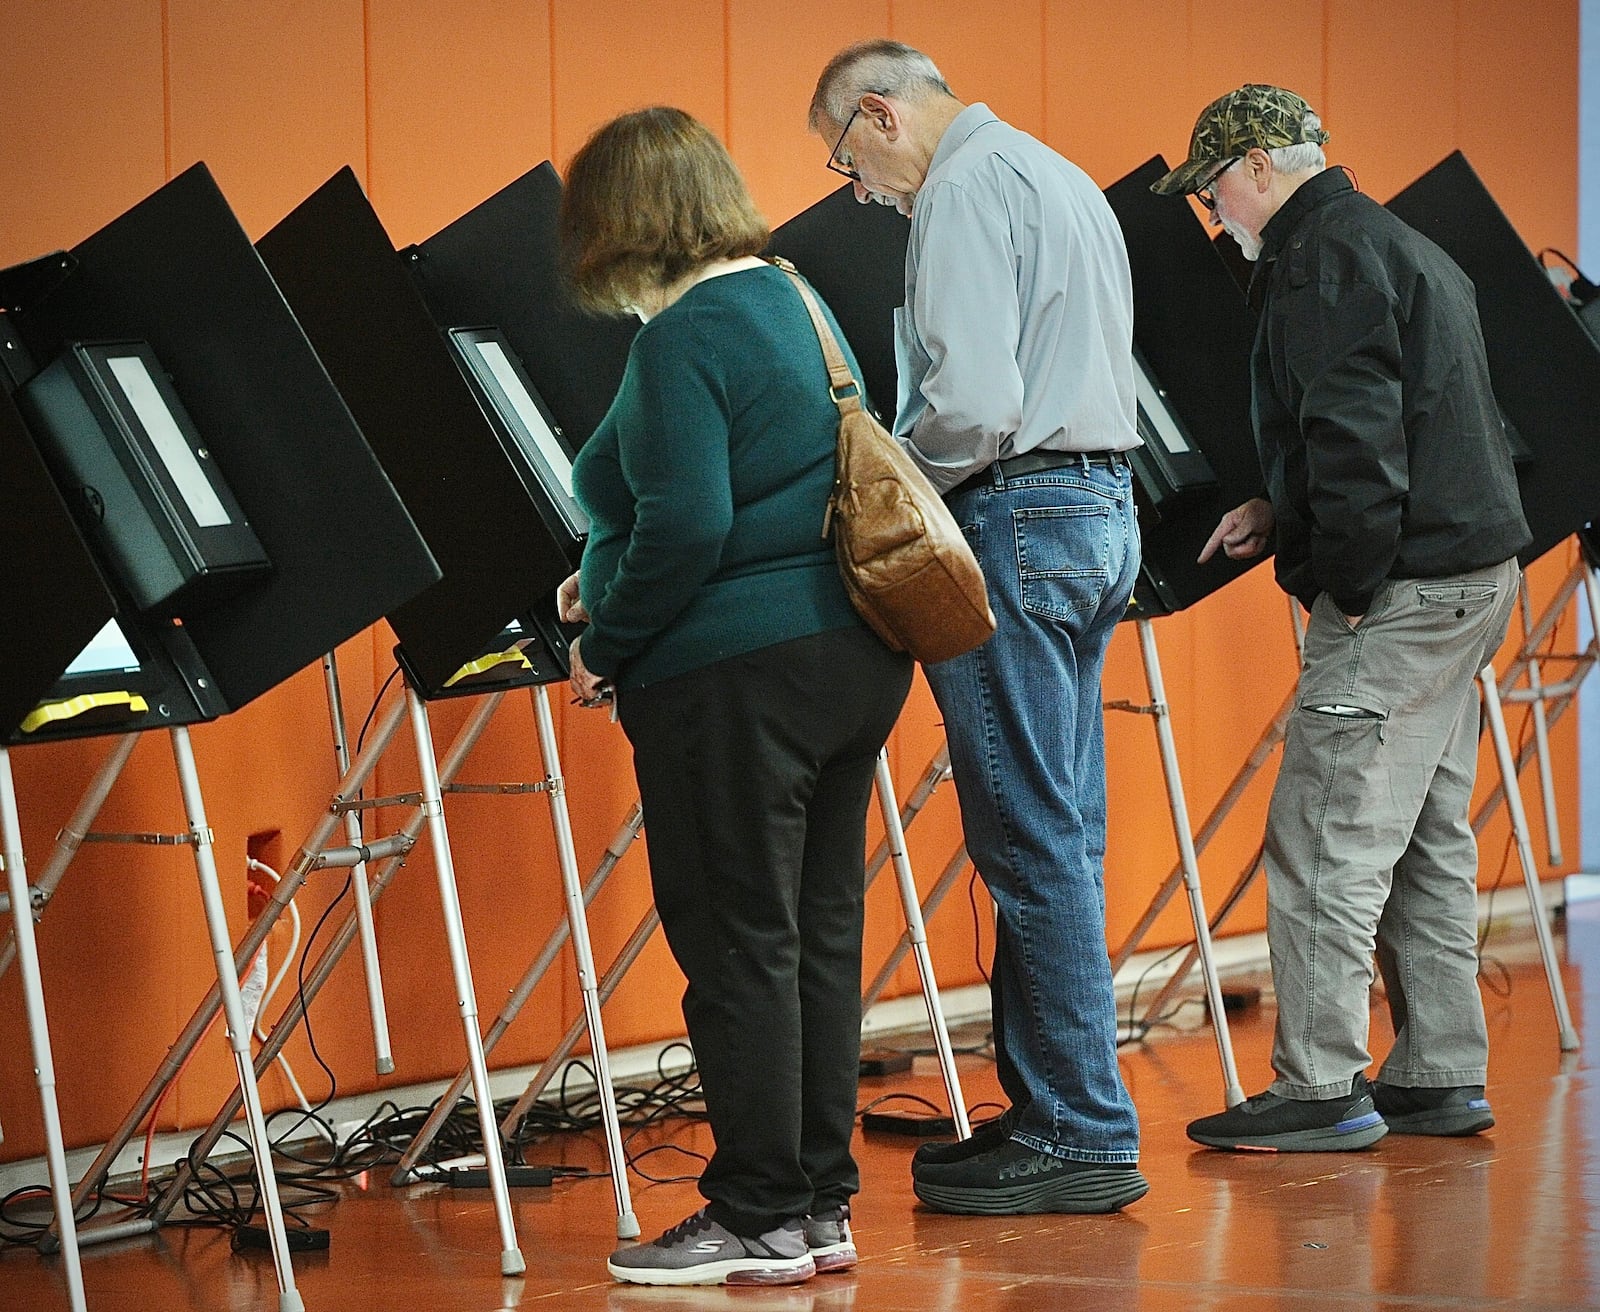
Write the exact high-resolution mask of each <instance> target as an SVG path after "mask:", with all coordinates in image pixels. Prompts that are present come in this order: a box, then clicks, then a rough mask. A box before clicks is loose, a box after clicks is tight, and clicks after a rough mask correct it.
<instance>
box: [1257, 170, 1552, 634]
mask: <svg viewBox="0 0 1600 1312" xmlns="http://www.w3.org/2000/svg"><path fill="white" fill-rule="evenodd" d="M1261 236H1262V250H1261V255H1260V258H1259V259H1258V261H1257V264H1256V271H1255V275H1254V277H1253V279H1252V284H1251V293H1252V297H1253V298H1259V300H1260V304H1261V321H1260V324H1259V326H1258V328H1257V331H1256V341H1255V351H1254V357H1253V359H1252V362H1251V376H1252V385H1253V386H1252V390H1253V393H1254V411H1255V430H1256V446H1257V450H1258V453H1259V455H1260V457H1261V467H1262V471H1263V473H1264V474H1265V476H1266V487H1267V495H1268V497H1269V498H1270V500H1271V502H1272V509H1273V513H1274V515H1275V516H1276V518H1277V543H1276V551H1277V562H1276V565H1277V574H1278V583H1279V585H1280V586H1281V587H1282V588H1283V589H1284V591H1286V592H1288V593H1290V594H1291V595H1293V596H1295V597H1298V598H1299V599H1300V600H1301V601H1302V602H1303V603H1304V604H1305V605H1306V606H1310V605H1311V603H1312V601H1314V600H1315V599H1316V596H1317V594H1318V593H1319V592H1327V593H1330V594H1331V595H1332V597H1333V600H1334V602H1335V603H1336V604H1337V605H1338V607H1339V609H1340V610H1341V611H1343V612H1345V613H1346V614H1349V615H1364V614H1365V613H1366V612H1367V610H1368V608H1369V607H1370V605H1371V603H1372V594H1373V593H1374V592H1375V591H1376V590H1377V588H1378V585H1379V584H1380V583H1381V582H1382V581H1383V580H1384V579H1386V578H1437V577H1439V576H1441V575H1448V574H1460V573H1464V572H1466V571H1468V570H1473V569H1481V568H1483V567H1485V566H1488V565H1495V564H1498V563H1499V562H1500V561H1502V560H1505V559H1507V558H1508V557H1510V556H1514V555H1515V554H1516V553H1517V552H1518V551H1520V550H1521V549H1522V548H1523V547H1525V546H1527V545H1528V543H1529V541H1530V540H1531V538H1530V535H1529V532H1528V526H1527V523H1526V521H1525V520H1524V519H1523V516H1522V503H1521V500H1520V498H1519V497H1518V495H1517V481H1516V475H1515V473H1514V471H1513V470H1512V466H1511V453H1510V449H1509V447H1508V445H1507V442H1506V436H1505V428H1504V425H1503V424H1502V422H1501V419H1500V412H1499V409H1498V407H1497V406H1496V405H1495V400H1494V394H1493V392H1492V391H1491V390H1490V386H1489V365H1488V360H1487V358H1486V357H1485V354H1484V347H1483V332H1482V330H1481V329H1480V327H1479V326H1478V308H1477V302H1476V298H1475V295H1474V292H1473V287H1472V282H1471V280H1470V279H1468V277H1467V276H1466V274H1464V273H1462V272H1461V270H1460V269H1459V268H1458V267H1457V266H1456V264H1455V262H1454V261H1453V260H1451V259H1450V257H1449V256H1448V255H1446V254H1445V253H1444V252H1443V251H1442V250H1440V249H1439V248H1438V247H1437V246H1435V245H1434V244H1433V243H1432V242H1431V241H1429V240H1428V239H1427V238H1426V237H1424V236H1423V235H1422V234H1421V233H1419V232H1417V231H1416V230H1415V229H1413V228H1410V227H1408V226H1407V225H1406V224H1404V223H1402V222H1401V221H1400V220H1399V219H1398V218H1396V217H1395V216H1394V215H1393V214H1391V213H1389V211H1388V210H1386V209H1384V208H1383V207H1382V206H1381V205H1379V204H1377V203H1376V202H1375V201H1373V200H1372V199H1370V198H1369V197H1367V196H1363V195H1361V194H1360V193H1358V192H1357V191H1356V190H1355V189H1354V188H1353V187H1352V186H1351V185H1350V180H1349V178H1347V177H1346V176H1345V174H1344V173H1343V172H1342V171H1340V170H1338V169H1328V170H1326V171H1325V172H1322V173H1319V174H1317V175H1316V176H1315V177H1313V178H1311V179H1309V180H1308V181H1307V182H1305V183H1303V184H1302V185H1301V186H1300V187H1299V189H1298V190H1296V191H1295V193H1294V194H1293V195H1292V196H1290V197H1289V199H1288V200H1287V201H1286V202H1284V204H1283V207H1282V208H1281V209H1279V211H1278V212H1277V213H1276V214H1275V215H1273V217H1272V219H1271V220H1270V221H1269V222H1268V223H1267V225H1266V227H1265V228H1264V229H1263V230H1262V234H1261Z"/></svg>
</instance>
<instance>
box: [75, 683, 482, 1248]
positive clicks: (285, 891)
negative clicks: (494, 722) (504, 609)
mask: <svg viewBox="0 0 1600 1312" xmlns="http://www.w3.org/2000/svg"><path fill="white" fill-rule="evenodd" d="M503 696H504V694H503V693H495V694H492V695H491V696H489V697H487V698H485V699H484V700H483V702H482V703H481V704H480V705H479V706H478V707H477V708H476V709H475V710H474V711H473V712H472V714H471V716H469V717H468V719H467V722H466V723H465V724H464V725H462V726H461V729H460V731H459V732H458V733H457V735H456V738H455V741H454V742H453V743H451V745H450V748H449V750H448V751H447V752H446V753H445V757H444V761H443V763H442V765H441V768H440V772H439V777H440V782H441V785H444V784H448V783H449V782H450V781H451V780H453V779H454V778H455V776H456V774H457V773H458V772H459V771H460V769H461V765H462V762H463V761H464V760H465V759H466V757H467V756H468V755H469V754H470V753H471V751H472V749H473V747H474V746H475V745H476V743H477V741H478V739H479V738H480V737H481V736H482V735H483V731H484V729H485V728H486V727H487V725H488V723H489V719H490V717H491V716H492V715H493V714H494V711H495V708H496V707H497V706H498V705H499V704H500V699H501V698H502V697H503ZM405 714H406V705H405V702H404V701H403V700H400V699H396V700H395V702H394V704H393V706H392V707H390V708H389V709H388V710H386V711H384V712H383V714H381V715H380V716H379V717H378V720H377V723H376V724H374V725H373V730H372V733H371V735H370V736H369V737H368V739H367V745H366V747H365V748H364V749H363V750H362V752H361V754H360V755H359V756H358V757H357V758H356V760H355V761H354V762H353V763H352V765H351V767H350V769H349V770H348V771H346V772H345V774H344V776H343V777H342V778H341V779H340V781H339V786H338V788H337V789H336V791H335V793H334V795H333V801H332V803H331V804H330V805H329V807H328V808H327V811H326V813H325V814H324V815H323V816H322V817H321V819H320V820H319V821H318V822H317V824H316V826H315V827H314V828H313V829H312V831H311V833H310V834H309V835H308V836H307V838H306V840H305V842H304V843H303V844H302V845H301V847H300V850H299V852H298V854H297V855H296V857H295V859H294V861H293V862H291V863H290V866H289V869H288V871H287V873H286V874H285V875H284V878H283V882H282V883H281V884H280V885H279V886H278V891H277V892H276V893H275V894H274V899H275V900H277V899H278V898H287V897H290V896H293V894H294V892H295V891H297V890H298V889H299V888H300V887H301V886H302V885H303V884H304V883H305V880H306V877H307V876H308V875H309V874H310V873H311V872H312V871H314V870H320V869H324V868H325V867H326V866H327V865H329V864H338V865H342V866H348V865H349V864H350V861H349V860H348V859H344V858H346V857H348V856H349V855H350V854H349V853H348V852H346V853H342V854H341V853H340V851H339V849H337V848H327V847H325V846H324V845H325V844H326V843H327V841H328V839H329V838H331V837H332V835H333V832H334V830H335V829H336V828H337V827H338V822H339V818H340V816H341V814H342V812H343V807H344V806H345V805H346V804H348V802H349V800H350V799H352V798H354V797H356V796H357V794H359V793H360V791H361V790H362V788H363V787H364V786H365V784H366V781H367V779H368V778H369V777H370V776H371V774H372V772H373V770H374V769H375V768H376V767H377V764H378V762H379V760H380V759H382V757H383V755H384V753H385V752H386V751H387V750H388V748H389V744H390V742H391V740H392V739H393V737H394V735H395V732H396V730H397V729H398V728H399V726H400V722H401V721H402V720H403V719H404V718H405ZM425 818H426V817H425V815H424V808H423V807H421V806H420V805H419V806H415V807H413V808H412V812H411V815H410V816H409V817H408V818H407V820H406V823H405V825H404V826H403V827H402V829H401V831H400V832H399V834H397V835H395V836H394V837H392V838H388V839H379V840H376V841H375V842H373V843H369V844H368V845H367V850H368V851H370V852H372V854H373V855H374V857H375V858H376V859H378V860H379V861H380V864H379V866H378V873H377V875H376V876H375V877H374V878H373V881H372V885H371V896H372V900H373V901H374V902H376V901H377V900H378V899H379V898H380V897H381V896H382V895H383V892H384V890H385V889H386V888H388V886H389V883H390V881H391V880H393V879H394V877H395V876H396V875H397V874H398V873H399V870H400V866H401V863H402V862H403V861H404V859H405V857H406V855H407V854H409V853H410V851H411V849H412V847H413V846H414V845H415V843H416V839H417V837H418V835H420V834H421V832H422V826H423V822H424V820H425ZM330 858H336V859H333V860H330ZM269 914H273V909H271V908H269V911H264V912H262V914H261V916H260V917H258V918H257V922H256V927H257V928H259V927H260V925H261V921H262V920H264V919H266V918H267V917H268V916H269ZM356 930H357V925H356V913H355V911H354V910H352V911H350V912H348V913H347V914H346V915H345V917H344V919H343V920H342V921H341V922H340V923H339V927H338V928H337V929H336V930H335V931H334V932H333V935H332V937H331V938H330V940H329V942H328V945H327V947H325V948H324V949H323V950H322V951H321V952H320V953H319V954H318V956H317V959H316V961H314V962H312V963H311V965H310V967H309V969H308V970H307V972H306V977H305V987H304V989H301V990H296V991H295V993H294V994H293V995H292V996H291V997H290V998H289V1000H288V1001H287V1002H286V1003H285V1004H284V1008H283V1011H282V1012H281V1013H279V1015H278V1019H277V1020H276V1021H275V1022H273V1025H272V1028H271V1029H270V1030H269V1031H268V1032H267V1037H266V1039H265V1040H264V1041H263V1042H262V1044H261V1050H260V1051H259V1052H258V1053H257V1054H256V1072H257V1074H258V1075H259V1074H260V1073H261V1072H262V1071H264V1070H266V1069H267V1067H268V1066H270V1065H271V1064H272V1062H273V1061H274V1060H276V1059H277V1056H278V1054H279V1053H280V1052H282V1051H283V1047H284V1045H285V1044H286V1043H288V1041H289V1039H290V1037H291V1036H292V1035H293V1034H294V1032H295V1030H296V1029H298V1028H299V1026H300V1023H301V1021H303V1020H304V1019H305V1015H306V1009H307V1008H308V1007H310V1005H311V1003H312V1002H313V1001H315V1000H316V997H317V995H318V994H320V993H321V992H322V988H323V986H324V985H325V984H326V983H327V982H328V980H329V978H330V977H331V976H332V974H333V971H334V968H335V967H336V966H337V965H338V963H339V962H340V961H341V960H342V959H343V957H344V955H345V953H346V952H348V951H349V949H350V947H351V945H352V944H353V943H354V942H355V940H356ZM255 932H256V931H255V929H254V928H253V929H252V930H251V937H247V938H246V939H245V942H244V945H243V947H242V948H241V949H240V954H239V955H238V956H236V957H235V961H239V960H241V959H243V960H249V957H250V955H253V953H254V950H255V944H254V939H253V936H254V934H255ZM215 1011H216V994H215V991H214V990H213V992H212V994H211V996H210V997H208V998H207V1000H206V1002H204V1003H202V1004H201V1007H200V1009H199V1010H198V1011H197V1012H196V1013H195V1016H194V1018H193V1019H191V1021H190V1023H189V1027H188V1028H187V1029H186V1030H185V1031H184V1034H185V1035H186V1036H187V1035H189V1034H191V1033H193V1034H196V1035H198V1034H199V1033H202V1032H203V1031H204V1029H205V1027H206V1026H207V1025H208V1024H209V1023H210V1018H211V1016H212V1015H214V1014H215ZM185 1043H186V1040H180V1042H179V1046H180V1047H181V1046H184V1044H185ZM188 1046H192V1042H190V1043H189V1045H188ZM169 1062H170V1057H169ZM172 1069H173V1070H175V1069H176V1067H175V1066H174V1067H173V1068H172ZM163 1072H164V1074H165V1078H166V1079H170V1078H171V1072H169V1071H167V1068H166V1067H164V1068H163ZM162 1079H163V1076H162V1075H158V1076H157V1078H156V1080H154V1081H152V1089H153V1090H155V1092H159V1090H160V1088H161V1087H162V1085H161V1081H162ZM154 1097H155V1093H153V1092H150V1091H148V1090H147V1092H146V1095H145V1100H144V1102H143V1104H142V1106H143V1112H141V1111H140V1110H139V1109H138V1108H136V1109H135V1115H134V1116H132V1117H130V1118H129V1119H130V1122H131V1124H133V1125H137V1124H139V1123H140V1122H141V1121H142V1119H143V1115H144V1114H145V1113H147V1112H148V1110H149V1106H150V1105H152V1104H153V1101H154ZM239 1106H240V1096H239V1093H238V1091H237V1090H235V1091H234V1092H233V1094H232V1095H230V1097H229V1098H228V1099H226V1100H225V1101H224V1102H223V1104H222V1106H221V1107H220V1108H219V1109H218V1110H217V1113H216V1115H215V1116H213V1117H212V1119H211V1123H210V1125H208V1126H207V1127H206V1129H205V1131H204V1132H203V1133H202V1134H201V1135H200V1136H199V1137H198V1138H197V1139H196V1140H195V1144H194V1147H193V1148H192V1149H191V1151H190V1153H189V1155H188V1156H186V1157H185V1158H183V1160H181V1161H180V1162H179V1163H178V1167H177V1170H176V1172H175V1173H174V1176H173V1179H172V1181H171V1182H170V1183H169V1184H168V1185H167V1187H166V1188H165V1189H164V1190H163V1191H162V1193H161V1195H160V1197H159V1198H158V1199H157V1200H156V1202H155V1203H154V1204H153V1205H152V1206H151V1208H150V1212H151V1215H152V1216H153V1217H154V1218H155V1219H154V1220H153V1221H146V1222H137V1223H134V1224H141V1225H144V1226H145V1227H146V1228H151V1227H153V1226H154V1225H156V1224H158V1223H160V1222H162V1221H164V1220H165V1219H166V1218H167V1216H169V1215H170V1214H171V1212H172V1211H173V1209H174V1208H175V1207H176V1206H177V1204H178V1203H179V1202H180V1201H181V1200H182V1198H183V1195H184V1191H185V1190H186V1189H187V1188H188V1186H189V1182H190V1181H191V1180H192V1179H193V1171H192V1167H191V1165H190V1162H191V1159H193V1160H201V1161H203V1160H204V1159H205V1158H206V1157H207V1156H209V1155H210V1153H211V1150H212V1149H213V1148H214V1147H216V1145H217V1143H218V1142H219V1141H220V1140H221V1138H222V1136H223V1134H224V1133H225V1132H226V1130H227V1128H228V1126H229V1125H230V1124H231V1123H232V1121H233V1118H234V1117H235V1116H236V1115H237V1114H238V1112H239ZM108 1147H109V1145H108ZM118 1151H120V1148H119V1149H118ZM113 1155H114V1154H113ZM107 1160H109V1158H108V1159H107ZM102 1178H103V1177H102ZM94 1233H96V1234H98V1230H97V1231H96V1232H94ZM108 1233H109V1228H108Z"/></svg>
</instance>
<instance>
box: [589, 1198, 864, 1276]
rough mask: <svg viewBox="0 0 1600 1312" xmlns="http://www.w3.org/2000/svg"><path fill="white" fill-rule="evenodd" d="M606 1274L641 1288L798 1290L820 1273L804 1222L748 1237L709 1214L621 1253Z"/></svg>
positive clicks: (702, 1213) (790, 1222)
mask: <svg viewBox="0 0 1600 1312" xmlns="http://www.w3.org/2000/svg"><path fill="white" fill-rule="evenodd" d="M846 1233H848V1231H847V1232H846ZM606 1269H607V1270H608V1271H610V1272H611V1275H612V1277H613V1278H614V1279H616V1280H626V1281H628V1282H629V1283H631V1284H635V1285H798V1284H799V1283H800V1282H801V1281H802V1280H809V1279H811V1277H812V1276H814V1275H815V1274H816V1273H817V1266H816V1263H815V1262H813V1261H812V1260H811V1252H810V1249H809V1248H808V1247H807V1245H806V1233H805V1223H804V1222H803V1221H802V1220H801V1219H800V1218H799V1217H794V1218H792V1219H790V1220H788V1221H785V1222H784V1223H783V1224H782V1225H780V1226H778V1227H777V1228H776V1229H774V1230H769V1231H767V1233H766V1234H764V1235H759V1236H757V1237H755V1238H746V1237H744V1236H743V1235H736V1234H734V1233H733V1231H731V1230H729V1229H728V1228H727V1227H726V1226H723V1225H719V1224H718V1223H717V1222H715V1221H713V1220H712V1219H711V1218H710V1217H709V1216H707V1215H706V1214H705V1210H704V1209H702V1210H700V1211H698V1212H696V1213H695V1214H694V1215H693V1216H691V1217H689V1218H687V1219H686V1220H683V1221H680V1222H679V1223H678V1224H677V1225H675V1226H673V1227H672V1229H670V1230H668V1231H667V1232H666V1233H665V1234H663V1235H662V1236H661V1238H659V1239H657V1240H655V1241H654V1242H653V1243H649V1244H629V1245H626V1246H624V1247H622V1248H619V1249H617V1251H616V1252H614V1253H613V1254H612V1255H611V1259H610V1260H609V1261H608V1262H607V1263H606Z"/></svg>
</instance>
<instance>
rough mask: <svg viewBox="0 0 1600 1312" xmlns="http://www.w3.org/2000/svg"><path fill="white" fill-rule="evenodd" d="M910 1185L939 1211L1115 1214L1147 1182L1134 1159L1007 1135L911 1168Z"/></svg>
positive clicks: (1138, 1194)
mask: <svg viewBox="0 0 1600 1312" xmlns="http://www.w3.org/2000/svg"><path fill="white" fill-rule="evenodd" d="M911 1188H912V1192H913V1193H915V1194H916V1196H917V1197H918V1198H920V1199H921V1200H922V1201H923V1202H924V1203H926V1204H927V1205H928V1206H929V1207H931V1208H933V1209H934V1210H935V1211H938V1212H960V1213H963V1214H965V1215H972V1216H1022V1215H1029V1214H1033V1213H1039V1212H1115V1211H1117V1210H1119V1209H1120V1208H1123V1207H1126V1206H1127V1205H1128V1204H1129V1203H1132V1202H1135V1201H1137V1200H1138V1199H1140V1198H1143V1197H1144V1196H1145V1194H1146V1193H1148V1192H1149V1190H1150V1183H1149V1181H1147V1180H1146V1179H1145V1178H1144V1176H1142V1175H1140V1174H1139V1171H1138V1169H1137V1168H1136V1167H1135V1166H1134V1164H1133V1163H1132V1162H1128V1163H1122V1164H1116V1165H1108V1164H1106V1163H1103V1162H1076V1161H1072V1160H1071V1159H1070V1158H1066V1157H1057V1156H1055V1155H1054V1154H1053V1153H1045V1152H1040V1151H1039V1150H1038V1149H1037V1148H1030V1147H1028V1146H1027V1145H1026V1144H1022V1143H1018V1142H1017V1141H1016V1140H1014V1139H1007V1140H1006V1141H1005V1142H1004V1143H1002V1144H1000V1145H999V1146H998V1147H996V1148H991V1149H990V1150H989V1151H988V1152H985V1153H978V1154H977V1155H976V1156H973V1157H964V1158H962V1159H960V1160H959V1161H954V1162H925V1163H923V1164H921V1165H919V1166H914V1167H913V1168H912V1171H911Z"/></svg>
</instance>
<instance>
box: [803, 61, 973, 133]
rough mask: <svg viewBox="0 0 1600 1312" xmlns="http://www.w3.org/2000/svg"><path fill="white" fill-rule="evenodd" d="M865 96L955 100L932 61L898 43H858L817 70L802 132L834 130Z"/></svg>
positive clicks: (947, 84) (953, 93)
mask: <svg viewBox="0 0 1600 1312" xmlns="http://www.w3.org/2000/svg"><path fill="white" fill-rule="evenodd" d="M869 91H872V92H876V93H877V94H878V95H880V96H893V97H894V98H895V99H897V100H904V101H918V100H926V99H928V98H929V97H930V96H935V95H944V96H954V95H955V92H953V91H951V90H950V84H949V83H948V82H946V81H945V80H944V75H943V74H942V73H940V72H939V70H938V68H937V67H936V66H935V64H934V62H933V60H931V59H929V58H928V57H927V56H926V55H925V54H923V53H922V52H921V51H920V50H913V49H912V48H911V47H910V46H908V45H905V44H903V43H901V42H899V41H886V40H877V41H859V42H857V43H856V44H855V45H853V46H846V47H845V48H844V49H843V50H841V51H840V52H839V53H838V54H836V55H835V56H834V57H833V58H832V59H830V60H829V61H828V66H827V67H826V68H825V69H823V70H822V76H821V77H819V78H818V79H817V89H816V92H815V93H814V94H813V95H812V97H811V108H810V110H809V111H808V113H807V115H806V126H807V127H808V128H810V129H811V131H813V132H816V131H818V130H819V129H821V128H824V127H827V126H829V125H832V126H833V127H835V128H837V127H838V126H839V125H840V124H842V123H843V122H844V121H845V120H846V119H848V118H849V117H850V115H851V113H852V111H854V109H855V107H856V104H857V103H858V102H859V101H860V99H861V97H862V96H864V95H866V94H867V92H869Z"/></svg>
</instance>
